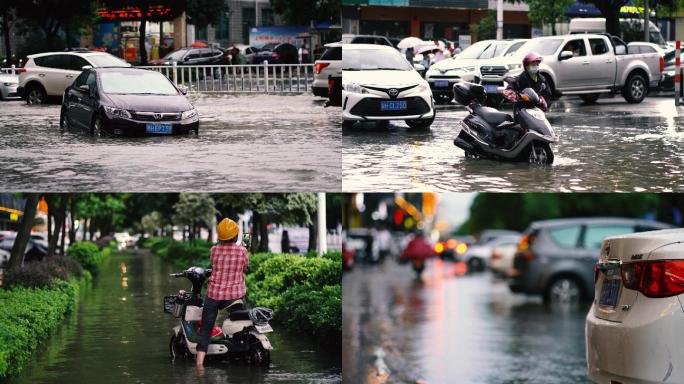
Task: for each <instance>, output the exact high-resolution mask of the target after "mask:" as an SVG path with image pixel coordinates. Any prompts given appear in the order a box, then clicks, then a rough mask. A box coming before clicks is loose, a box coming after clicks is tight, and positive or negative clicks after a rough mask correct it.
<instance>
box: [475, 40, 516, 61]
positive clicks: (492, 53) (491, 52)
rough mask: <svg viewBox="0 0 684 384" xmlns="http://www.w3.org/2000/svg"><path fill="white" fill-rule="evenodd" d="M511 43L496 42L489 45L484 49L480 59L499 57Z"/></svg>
mask: <svg viewBox="0 0 684 384" xmlns="http://www.w3.org/2000/svg"><path fill="white" fill-rule="evenodd" d="M509 45H511V44H510V43H495V44H492V45H490V46H489V47H487V48H486V49H485V50H484V51H482V54H481V55H480V57H478V58H479V59H483V60H484V59H491V58H492V57H499V56H501V55H503V54H504V52H506V48H508V46H509Z"/></svg>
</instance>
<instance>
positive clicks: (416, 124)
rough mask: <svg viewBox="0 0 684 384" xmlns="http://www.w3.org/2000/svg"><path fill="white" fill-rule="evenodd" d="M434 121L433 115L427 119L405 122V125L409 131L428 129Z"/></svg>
mask: <svg viewBox="0 0 684 384" xmlns="http://www.w3.org/2000/svg"><path fill="white" fill-rule="evenodd" d="M434 121H435V115H433V116H432V117H431V118H429V119H418V120H406V125H408V126H409V128H411V129H428V128H430V126H431V125H432V123H433V122H434Z"/></svg>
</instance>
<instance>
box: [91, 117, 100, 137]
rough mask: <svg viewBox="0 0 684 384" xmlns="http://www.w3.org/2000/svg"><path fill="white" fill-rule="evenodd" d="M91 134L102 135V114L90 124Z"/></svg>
mask: <svg viewBox="0 0 684 384" xmlns="http://www.w3.org/2000/svg"><path fill="white" fill-rule="evenodd" d="M90 134H91V135H93V136H94V137H100V136H102V120H101V119H100V116H95V118H94V119H93V123H92V124H91V125H90Z"/></svg>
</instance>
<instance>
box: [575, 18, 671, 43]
mask: <svg viewBox="0 0 684 384" xmlns="http://www.w3.org/2000/svg"><path fill="white" fill-rule="evenodd" d="M648 25H649V27H648V29H649V40H650V42H651V43H655V44H658V45H659V46H661V47H663V48H667V45H668V44H667V42H666V41H665V39H664V38H663V35H662V34H661V33H660V28H658V27H657V26H656V25H655V24H654V23H653V21H649V22H648ZM568 27H569V32H570V33H571V34H577V33H605V32H606V19H605V18H604V17H587V18H584V17H578V18H574V19H572V20H570V23H569V26H568ZM620 33H621V36H620V38H621V39H622V40H624V41H626V42H633V41H635V40H636V41H640V40H642V39H643V38H644V19H642V18H638V19H627V18H620Z"/></svg>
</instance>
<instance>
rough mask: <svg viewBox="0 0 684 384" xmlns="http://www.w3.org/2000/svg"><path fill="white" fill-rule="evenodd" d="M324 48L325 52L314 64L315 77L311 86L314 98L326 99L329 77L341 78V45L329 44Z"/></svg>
mask: <svg viewBox="0 0 684 384" xmlns="http://www.w3.org/2000/svg"><path fill="white" fill-rule="evenodd" d="M325 46H326V50H325V52H323V55H321V58H320V59H318V60H316V62H315V63H314V72H315V77H314V81H313V84H312V85H311V87H312V90H313V94H314V96H319V97H328V86H329V83H328V81H329V80H330V77H331V76H332V77H342V43H330V44H326V45H325ZM340 86H341V84H340Z"/></svg>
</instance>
